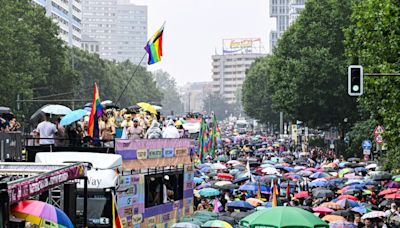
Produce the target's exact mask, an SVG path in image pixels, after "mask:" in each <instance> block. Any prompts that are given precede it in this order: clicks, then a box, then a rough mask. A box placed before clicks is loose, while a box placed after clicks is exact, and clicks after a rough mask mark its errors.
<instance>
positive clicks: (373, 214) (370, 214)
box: [361, 211, 386, 219]
mask: <svg viewBox="0 0 400 228" xmlns="http://www.w3.org/2000/svg"><path fill="white" fill-rule="evenodd" d="M379 217H386V214H385V212H383V211H371V212H368V213H367V214H365V215H363V216H362V217H361V218H362V219H370V218H379Z"/></svg>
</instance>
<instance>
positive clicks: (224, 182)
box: [214, 181, 232, 187]
mask: <svg viewBox="0 0 400 228" xmlns="http://www.w3.org/2000/svg"><path fill="white" fill-rule="evenodd" d="M228 184H232V182H230V181H218V182H216V183H215V184H214V185H215V186H218V187H222V186H224V185H228Z"/></svg>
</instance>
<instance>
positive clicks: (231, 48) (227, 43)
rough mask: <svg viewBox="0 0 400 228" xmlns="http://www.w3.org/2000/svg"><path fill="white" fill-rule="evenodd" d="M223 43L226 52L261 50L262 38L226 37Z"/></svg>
mask: <svg viewBox="0 0 400 228" xmlns="http://www.w3.org/2000/svg"><path fill="white" fill-rule="evenodd" d="M222 43H223V48H222V50H223V53H224V54H243V53H260V52H261V38H239V39H224V40H222Z"/></svg>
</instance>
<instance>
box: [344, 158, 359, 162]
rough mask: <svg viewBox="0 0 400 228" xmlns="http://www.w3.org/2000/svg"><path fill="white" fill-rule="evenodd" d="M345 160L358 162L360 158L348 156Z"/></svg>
mask: <svg viewBox="0 0 400 228" xmlns="http://www.w3.org/2000/svg"><path fill="white" fill-rule="evenodd" d="M347 161H349V162H359V161H360V159H359V158H349V159H347Z"/></svg>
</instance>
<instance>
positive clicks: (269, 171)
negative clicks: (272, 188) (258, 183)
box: [261, 167, 279, 174]
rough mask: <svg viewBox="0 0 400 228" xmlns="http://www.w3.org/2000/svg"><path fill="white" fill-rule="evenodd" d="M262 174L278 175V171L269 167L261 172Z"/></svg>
mask: <svg viewBox="0 0 400 228" xmlns="http://www.w3.org/2000/svg"><path fill="white" fill-rule="evenodd" d="M261 172H263V173H266V174H278V173H279V172H278V170H276V168H274V167H267V168H264V169H262V170H261Z"/></svg>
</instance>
